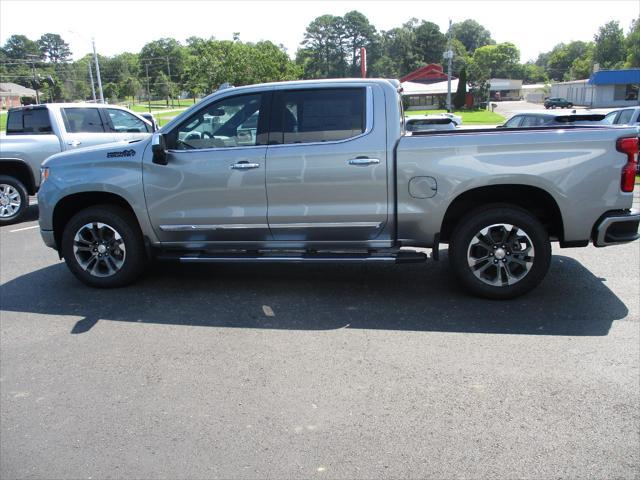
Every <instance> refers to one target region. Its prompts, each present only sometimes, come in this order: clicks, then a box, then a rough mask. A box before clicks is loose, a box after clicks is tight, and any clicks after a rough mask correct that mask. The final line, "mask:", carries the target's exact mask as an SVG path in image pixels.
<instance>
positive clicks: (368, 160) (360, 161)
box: [349, 157, 380, 167]
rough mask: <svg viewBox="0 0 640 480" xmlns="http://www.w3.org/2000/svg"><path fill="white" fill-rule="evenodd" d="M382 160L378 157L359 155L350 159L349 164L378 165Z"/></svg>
mask: <svg viewBox="0 0 640 480" xmlns="http://www.w3.org/2000/svg"><path fill="white" fill-rule="evenodd" d="M379 163H380V160H379V159H377V158H367V157H357V158H352V159H351V160H349V165H358V166H361V167H363V166H364V167H366V166H367V165H378V164H379Z"/></svg>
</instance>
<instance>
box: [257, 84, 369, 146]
mask: <svg viewBox="0 0 640 480" xmlns="http://www.w3.org/2000/svg"><path fill="white" fill-rule="evenodd" d="M353 88H354V87H353V86H352V85H345V86H344V87H312V88H308V89H307V88H293V89H281V90H275V91H274V95H273V101H272V112H273V113H274V114H275V115H271V119H272V120H271V122H270V126H269V137H270V136H271V132H272V131H273V130H274V127H276V128H277V127H279V125H278V124H275V123H274V122H277V121H278V120H277V118H280V113H281V112H280V109H279V108H278V107H279V105H281V103H282V102H279V100H280V98H281V97H282V96H283V95H284V94H285V93H286V92H298V91H304V90H340V89H353ZM355 88H362V89H363V90H364V91H365V101H364V105H363V106H364V109H365V111H364V119H365V126H364V131H363V132H362V133H360V134H358V135H355V136H353V137H349V138H343V139H341V140H329V141H326V142H302V143H284V144H282V143H274V144H272V143H271V138H269V143H268V145H269V148H283V147H299V146H303V145H335V144H336V143H345V142H351V141H353V140H356V139H358V138H362V137H364V136H365V135H368V134H369V133H371V131H372V130H373V127H374V118H373V114H374V110H373V88H372V86H371V85H366V86H364V87H355Z"/></svg>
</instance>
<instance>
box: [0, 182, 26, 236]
mask: <svg viewBox="0 0 640 480" xmlns="http://www.w3.org/2000/svg"><path fill="white" fill-rule="evenodd" d="M28 206H29V194H28V193H27V189H26V188H25V186H24V185H23V184H22V182H21V181H20V180H17V179H15V178H13V177H8V176H5V175H0V225H9V224H11V223H16V222H18V221H19V220H20V218H22V216H23V215H24V213H25V212H26V211H27V207H28Z"/></svg>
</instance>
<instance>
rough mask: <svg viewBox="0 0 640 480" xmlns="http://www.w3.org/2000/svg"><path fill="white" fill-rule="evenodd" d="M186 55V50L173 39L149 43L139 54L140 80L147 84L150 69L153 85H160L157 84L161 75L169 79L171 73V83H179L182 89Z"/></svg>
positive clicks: (162, 39)
mask: <svg viewBox="0 0 640 480" xmlns="http://www.w3.org/2000/svg"><path fill="white" fill-rule="evenodd" d="M185 55H186V50H185V48H184V47H183V46H182V45H181V44H180V42H178V41H177V40H175V39H173V38H160V39H158V40H154V41H152V42H149V43H147V44H146V45H144V46H143V47H142V50H140V53H139V54H138V59H139V65H140V67H139V73H138V79H139V80H140V81H141V82H142V83H143V84H146V81H147V78H146V72H147V68H148V71H149V78H150V83H151V85H152V86H155V85H156V83H157V84H158V85H160V84H161V82H156V80H157V79H158V77H159V76H160V74H162V75H164V76H166V77H169V71H171V75H170V80H171V82H172V83H178V85H177V86H178V88H180V86H181V85H180V83H181V79H182V78H183V74H184V69H185V61H186V58H185ZM154 93H155V94H156V95H159V96H161V97H163V96H164V95H161V94H160V93H159V92H155V91H154Z"/></svg>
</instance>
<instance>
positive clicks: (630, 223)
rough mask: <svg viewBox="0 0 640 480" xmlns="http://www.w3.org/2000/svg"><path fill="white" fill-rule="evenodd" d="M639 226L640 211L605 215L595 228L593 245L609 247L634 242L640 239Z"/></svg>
mask: <svg viewBox="0 0 640 480" xmlns="http://www.w3.org/2000/svg"><path fill="white" fill-rule="evenodd" d="M639 224H640V210H627V211H618V212H608V213H605V214H604V215H603V216H602V217H601V218H600V220H598V222H597V223H596V225H595V227H594V230H593V244H594V245H595V246H596V247H607V246H609V245H619V244H621V243H628V242H633V241H634V240H637V239H638V238H640V233H638V225H639Z"/></svg>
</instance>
